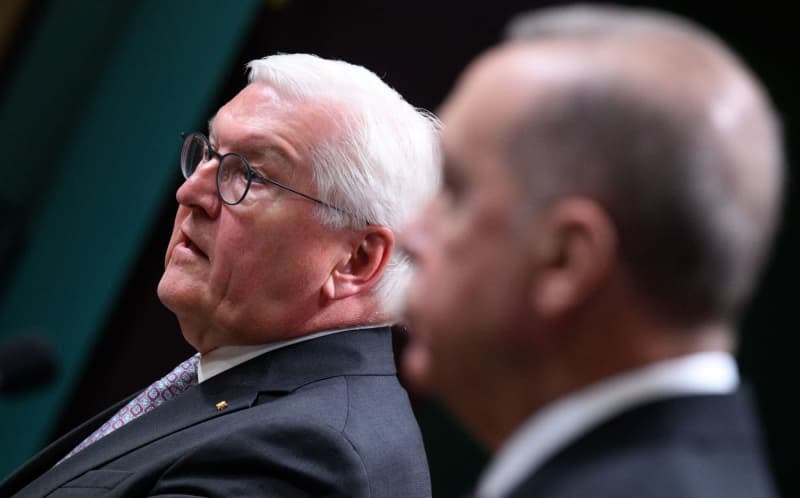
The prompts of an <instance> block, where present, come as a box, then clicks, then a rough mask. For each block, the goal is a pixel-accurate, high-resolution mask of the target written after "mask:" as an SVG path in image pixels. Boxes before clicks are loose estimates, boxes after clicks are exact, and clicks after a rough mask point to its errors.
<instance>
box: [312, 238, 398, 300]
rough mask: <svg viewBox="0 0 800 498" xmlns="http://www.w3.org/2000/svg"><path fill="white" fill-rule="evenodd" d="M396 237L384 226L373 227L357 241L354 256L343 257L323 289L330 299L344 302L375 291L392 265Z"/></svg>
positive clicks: (354, 244) (352, 254) (354, 240)
mask: <svg viewBox="0 0 800 498" xmlns="http://www.w3.org/2000/svg"><path fill="white" fill-rule="evenodd" d="M393 248H394V234H393V233H392V231H391V230H390V229H388V228H386V227H383V226H369V227H367V228H365V229H364V230H362V231H361V232H359V235H358V237H356V238H354V239H353V245H352V250H351V252H350V254H348V255H347V256H345V257H343V258H342V260H341V261H340V262H339V263H338V264H337V265H336V267H335V268H334V269H333V271H332V272H331V274H330V276H329V277H328V280H327V281H326V282H325V285H324V286H323V288H322V292H323V294H324V295H325V297H326V298H328V299H342V298H345V297H349V296H352V295H355V294H360V293H362V292H365V291H368V290H369V289H371V288H372V287H373V286H374V285H375V284H376V283H378V280H379V279H380V277H381V275H383V270H384V269H385V268H386V265H387V264H388V263H389V257H390V256H391V254H392V249H393Z"/></svg>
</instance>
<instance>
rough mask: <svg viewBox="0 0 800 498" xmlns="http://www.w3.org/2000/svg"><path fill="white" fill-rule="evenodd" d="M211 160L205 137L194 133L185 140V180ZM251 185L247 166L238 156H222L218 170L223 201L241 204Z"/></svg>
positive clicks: (210, 152) (183, 166)
mask: <svg viewBox="0 0 800 498" xmlns="http://www.w3.org/2000/svg"><path fill="white" fill-rule="evenodd" d="M213 155H216V154H213ZM218 157H219V156H218ZM211 159H212V151H211V148H210V145H209V144H208V141H207V139H206V138H205V137H204V136H203V135H200V134H199V133H192V134H190V135H187V136H186V138H184V142H183V148H182V150H181V172H182V173H183V177H184V178H186V179H188V178H189V177H190V176H191V175H192V174H193V173H194V172H195V170H196V169H197V168H198V167H199V166H200V165H201V164H203V163H204V162H206V161H210V160H211ZM249 183H250V174H249V172H248V168H247V165H245V163H244V161H243V160H242V158H241V157H240V156H239V155H238V154H225V155H224V156H221V158H220V164H219V165H218V170H217V189H218V190H219V195H220V197H222V200H223V201H225V202H226V203H228V204H238V203H239V202H241V200H242V199H243V198H244V196H245V195H246V194H247V190H248V187H249Z"/></svg>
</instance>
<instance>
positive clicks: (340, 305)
mask: <svg viewBox="0 0 800 498" xmlns="http://www.w3.org/2000/svg"><path fill="white" fill-rule="evenodd" d="M249 71H250V83H249V85H247V86H246V87H245V88H244V89H243V90H242V91H241V92H240V93H239V94H238V95H237V96H236V97H234V98H233V99H232V100H231V101H230V102H228V103H227V104H225V105H224V106H223V107H222V108H221V109H219V111H218V112H217V113H216V115H215V116H214V117H213V119H212V120H211V121H210V123H209V130H208V135H207V136H206V135H205V134H203V133H199V132H195V133H188V134H185V135H184V137H183V142H182V146H181V159H180V161H181V171H182V173H183V175H184V177H185V181H184V182H183V184H182V185H181V186H180V188H179V189H178V192H177V200H178V204H179V206H178V211H177V215H176V217H175V224H174V229H173V233H172V238H171V240H170V242H169V245H168V247H167V252H166V260H165V266H166V268H165V271H164V275H163V277H162V279H161V282H160V283H159V286H158V295H159V297H160V299H161V301H162V302H163V303H164V305H165V306H166V307H167V308H169V309H170V310H171V311H172V312H174V313H175V315H176V316H177V318H178V322H179V324H180V328H181V332H182V333H183V336H184V337H185V339H186V341H187V342H188V343H189V344H191V345H192V346H193V347H194V348H195V349H196V350H197V351H198V354H197V355H196V356H195V357H193V358H190V359H188V360H187V361H185V362H183V363H182V364H181V365H179V366H178V367H177V368H176V369H175V370H174V371H173V372H171V373H170V374H168V375H167V376H166V377H164V379H161V380H160V381H158V382H156V383H155V384H154V385H153V386H150V387H148V388H147V389H145V390H144V391H143V392H142V393H137V395H136V396H134V397H133V398H130V399H128V400H124V401H123V402H121V403H120V404H119V405H117V406H115V407H112V408H110V409H109V410H108V411H106V412H105V413H102V414H100V415H98V416H97V417H96V418H95V419H93V420H92V421H90V422H88V423H87V424H85V425H84V426H82V427H79V428H78V429H76V430H75V431H73V432H72V433H70V434H68V435H67V436H65V437H64V438H62V439H61V440H59V441H57V442H56V443H54V444H53V445H51V446H50V447H48V448H47V449H45V450H44V451H43V452H42V453H40V454H39V455H37V456H36V457H34V459H33V460H32V461H31V462H29V463H28V464H26V465H25V466H24V467H23V468H22V469H20V470H19V471H17V473H15V474H14V475H12V476H11V477H10V478H9V479H7V480H6V481H5V482H4V483H3V484H2V485H0V495H2V496H11V495H15V496H45V495H48V496H145V495H148V496H153V495H157V496H220V497H222V496H248V497H250V496H281V497H289V496H342V497H345V496H346V497H357V496H371V497H398V498H400V497H403V498H406V497H426V496H429V495H430V482H429V477H428V470H427V463H426V458H425V452H424V448H423V445H422V440H421V436H420V433H419V428H418V427H417V424H416V421H415V419H414V415H413V413H412V411H411V407H410V404H409V400H408V397H407V394H406V392H405V391H404V389H403V388H402V387H401V386H400V384H399V382H398V379H397V375H396V371H395V365H394V357H393V352H392V340H391V333H390V328H389V325H390V324H391V323H393V321H394V319H395V313H394V310H396V309H397V305H396V301H397V297H398V294H399V293H401V292H402V290H403V287H404V286H403V283H404V281H405V279H406V274H407V272H408V262H407V261H406V260H405V258H404V256H403V255H402V254H401V253H400V252H398V251H397V250H396V249H395V230H396V229H397V227H398V226H400V225H402V224H403V223H405V222H406V220H407V219H408V217H409V216H410V214H411V213H412V212H413V211H414V210H415V208H416V207H417V206H418V205H420V204H421V203H422V202H423V201H425V200H426V199H427V198H429V197H430V195H431V194H432V193H433V192H434V191H435V189H436V187H437V181H438V159H439V152H438V151H439V149H438V143H437V135H438V125H437V122H436V120H435V118H433V117H432V116H431V115H429V114H427V113H425V112H420V111H418V110H416V109H415V108H413V107H412V106H411V105H409V104H408V103H407V102H405V101H404V100H403V99H402V97H401V96H400V95H398V94H397V93H396V92H395V91H394V90H392V89H391V88H389V87H388V86H386V85H385V84H384V83H383V82H382V81H381V80H380V79H379V78H378V77H377V76H375V75H374V74H373V73H371V72H369V71H367V70H366V69H364V68H362V67H358V66H354V65H350V64H347V63H345V62H342V61H330V60H324V59H320V58H317V57H314V56H310V55H301V54H295V55H278V56H272V57H267V58H264V59H261V60H256V61H253V62H251V63H250V64H249Z"/></svg>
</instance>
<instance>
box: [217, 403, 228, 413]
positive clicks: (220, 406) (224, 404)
mask: <svg viewBox="0 0 800 498" xmlns="http://www.w3.org/2000/svg"><path fill="white" fill-rule="evenodd" d="M225 408H228V402H227V401H220V402H219V403H217V411H218V412H221V411H222V410H224V409H225Z"/></svg>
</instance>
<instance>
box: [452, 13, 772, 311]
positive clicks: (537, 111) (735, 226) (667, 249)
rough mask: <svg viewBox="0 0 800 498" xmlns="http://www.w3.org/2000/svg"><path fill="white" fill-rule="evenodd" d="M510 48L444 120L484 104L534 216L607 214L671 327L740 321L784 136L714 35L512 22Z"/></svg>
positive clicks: (668, 20) (624, 24) (479, 67)
mask: <svg viewBox="0 0 800 498" xmlns="http://www.w3.org/2000/svg"><path fill="white" fill-rule="evenodd" d="M510 38H511V39H510V41H509V42H508V43H506V44H504V45H502V46H500V47H499V48H496V49H494V50H492V51H490V52H488V53H487V54H486V55H485V56H483V57H482V58H480V59H479V60H478V61H477V62H476V63H474V64H473V66H472V67H471V68H470V69H469V70H468V71H467V73H466V74H465V76H464V77H463V78H462V80H461V83H460V85H459V87H458V88H457V90H456V92H455V93H454V95H453V96H452V97H451V99H450V100H449V102H448V104H447V106H446V107H445V109H444V115H445V122H447V121H448V118H447V116H448V114H450V116H451V117H452V115H453V114H454V113H458V112H460V109H464V108H466V107H468V106H463V105H461V104H462V103H464V102H466V101H468V100H472V101H473V102H474V101H477V100H478V99H483V103H482V104H480V105H483V106H484V107H485V108H486V114H485V119H487V120H490V122H491V123H492V129H493V131H492V133H490V134H484V135H483V136H482V137H481V139H482V140H484V141H486V142H487V143H486V144H485V145H486V150H487V154H496V156H497V157H498V162H501V163H503V164H506V165H510V166H511V167H512V169H513V171H514V173H515V174H516V175H519V177H520V179H521V180H523V182H521V183H524V184H525V185H526V186H527V196H528V198H529V199H530V201H531V202H530V205H531V206H537V207H541V206H546V205H551V204H553V203H555V202H557V201H558V200H559V199H563V198H565V197H570V196H572V197H575V196H583V197H588V198H590V199H592V200H594V201H596V202H598V203H599V204H600V205H601V206H602V207H603V208H604V209H605V210H606V211H607V213H608V214H609V216H610V218H611V219H612V221H613V223H614V225H615V229H616V231H617V236H618V241H619V243H618V252H619V259H620V261H621V262H622V264H624V265H625V267H626V268H627V270H628V271H629V273H630V274H631V275H632V277H633V278H632V281H633V283H634V285H635V286H636V287H638V290H640V291H641V292H642V293H643V295H646V296H648V298H649V300H650V301H651V303H652V304H653V305H654V307H655V308H656V309H658V310H659V311H660V312H661V313H662V314H663V315H664V316H665V317H669V318H670V319H672V320H675V321H679V322H682V323H697V322H702V321H707V320H726V321H727V320H730V319H732V318H734V317H735V316H736V315H737V313H738V312H739V311H740V310H741V307H742V305H743V303H744V302H745V301H746V298H747V297H748V295H749V294H750V292H751V291H752V288H753V286H754V281H755V277H756V275H757V273H758V270H759V269H760V267H761V264H762V260H763V259H764V256H765V254H766V252H767V250H768V247H769V241H770V239H771V236H772V232H773V231H774V227H775V225H776V218H777V211H778V207H779V204H780V190H781V187H780V186H781V182H782V175H783V173H782V168H783V158H782V152H781V150H782V147H781V140H780V133H779V126H778V124H777V119H776V117H775V114H774V111H773V110H772V108H771V105H770V103H769V100H768V98H767V96H766V94H765V92H764V90H763V89H762V87H761V85H760V84H759V83H758V82H757V80H756V79H755V78H754V77H753V76H752V75H751V74H750V72H749V71H748V70H747V68H746V67H745V66H744V65H743V64H742V63H741V62H740V61H739V60H738V58H737V57H736V56H735V55H734V54H733V53H732V52H731V51H730V50H728V49H727V48H726V47H725V46H724V44H723V43H721V42H720V41H719V40H718V39H717V38H716V37H714V36H713V35H711V34H709V33H708V32H706V31H704V30H702V29H701V28H699V27H697V26H695V25H693V24H691V23H688V22H686V21H684V20H682V19H680V18H676V17H674V16H671V15H668V14H663V13H657V12H653V11H647V10H635V9H627V8H621V7H571V8H555V9H549V10H544V11H541V12H540V13H535V14H532V15H528V16H524V17H520V18H518V19H516V20H515V22H513V23H512V24H511V29H510ZM470 105H478V104H470ZM492 120H494V121H492ZM451 139H453V137H452V134H451ZM465 140H470V139H469V138H465ZM489 142H491V143H489ZM455 148H456V147H451V149H455ZM489 151H491V152H489Z"/></svg>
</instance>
